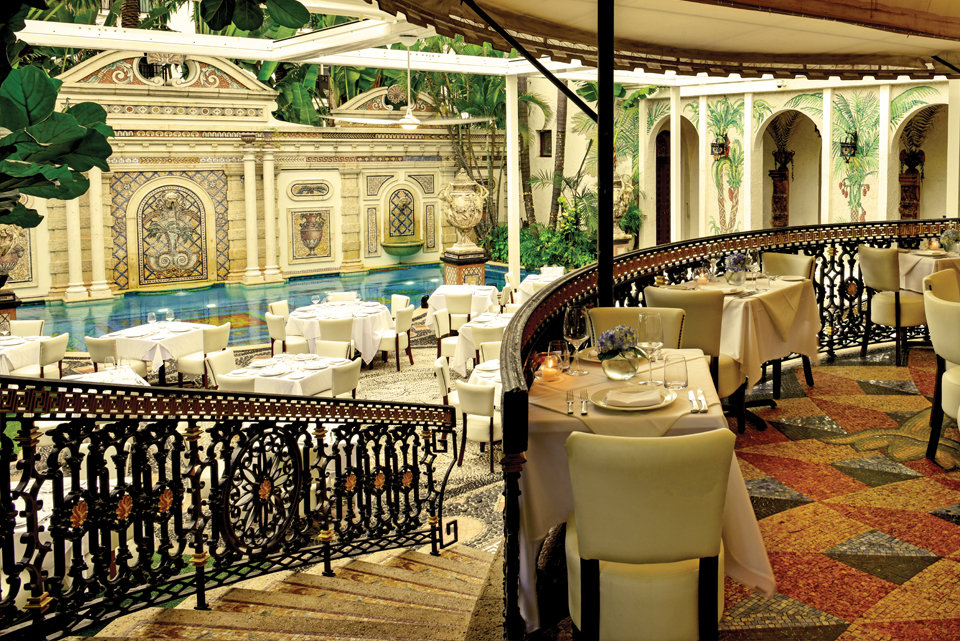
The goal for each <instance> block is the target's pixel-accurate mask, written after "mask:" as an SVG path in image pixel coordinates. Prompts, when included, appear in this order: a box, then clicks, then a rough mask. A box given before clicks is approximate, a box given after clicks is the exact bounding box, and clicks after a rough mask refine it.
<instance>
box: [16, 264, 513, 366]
mask: <svg viewBox="0 0 960 641" xmlns="http://www.w3.org/2000/svg"><path fill="white" fill-rule="evenodd" d="M505 271H506V269H505V268H503V267H499V266H494V265H488V266H487V270H486V281H487V284H488V285H496V286H497V288H498V289H501V288H502V287H503V275H504V273H505ZM442 284H443V269H442V265H441V264H439V263H438V264H435V265H413V266H410V267H401V268H397V269H388V270H378V271H371V272H356V273H350V274H331V275H324V276H309V277H303V278H294V279H290V280H288V281H287V282H284V283H276V284H269V285H258V286H255V287H244V286H243V285H240V284H236V283H228V284H224V283H217V284H215V285H211V286H209V287H204V288H201V289H187V290H180V291H173V292H170V291H168V292H157V293H152V292H151V293H145V292H130V293H127V294H125V295H124V296H116V297H114V298H113V299H112V300H101V301H90V302H85V303H71V304H69V305H66V304H64V303H63V302H61V301H55V302H47V303H39V302H38V303H25V304H24V305H23V306H21V307H20V308H19V309H18V310H17V318H18V319H21V320H33V319H41V318H42V319H44V320H45V321H46V322H45V323H44V327H43V333H44V334H47V335H48V336H52V335H56V334H62V333H63V332H69V333H70V343H69V345H68V348H67V349H68V350H71V351H80V352H85V351H87V350H86V347H85V346H84V342H83V337H84V336H102V335H104V334H106V333H108V332H114V331H116V330H118V329H124V328H127V327H134V326H136V325H142V324H143V323H146V322H147V313H148V312H154V313H156V314H157V317H158V318H161V319H162V318H163V316H164V315H165V314H166V310H168V309H172V310H173V313H174V315H175V316H176V317H177V318H179V319H180V320H183V321H194V322H199V323H211V324H217V325H219V324H223V323H226V322H227V321H229V322H230V323H232V326H231V328H230V344H231V345H258V344H263V343H267V342H269V340H270V335H269V333H268V332H267V324H266V322H265V320H264V313H266V311H267V305H268V304H269V303H272V302H273V301H277V300H283V299H286V300H288V301H289V302H290V308H291V309H293V308H295V307H301V306H303V305H309V304H310V296H311V295H312V294H315V293H320V294H322V293H325V292H329V291H359V292H360V297H361V298H362V299H363V300H367V301H380V302H381V303H384V304H385V305H387V306H389V305H390V296H391V295H392V294H404V295H406V296H409V297H410V302H411V303H412V304H413V305H415V306H417V307H419V306H420V299H421V298H422V297H423V296H429V295H430V294H431V293H433V291H434V290H435V289H436V288H437V287H439V286H440V285H442Z"/></svg>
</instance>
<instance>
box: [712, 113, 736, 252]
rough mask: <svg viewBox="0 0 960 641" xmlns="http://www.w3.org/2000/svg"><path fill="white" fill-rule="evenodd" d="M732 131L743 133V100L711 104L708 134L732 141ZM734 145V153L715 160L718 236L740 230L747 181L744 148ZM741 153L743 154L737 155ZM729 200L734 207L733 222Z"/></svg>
mask: <svg viewBox="0 0 960 641" xmlns="http://www.w3.org/2000/svg"><path fill="white" fill-rule="evenodd" d="M731 130H733V131H737V132H740V133H741V134H742V133H743V100H736V101H734V102H730V100H729V99H728V98H727V97H726V96H723V97H722V98H721V99H720V100H717V101H715V102H712V103H710V102H708V103H707V131H708V132H709V133H710V135H711V136H712V137H713V139H715V140H725V139H728V138H729V133H730V131H731ZM734 142H735V143H737V144H736V145H734V144H731V146H730V153H729V154H728V155H727V156H725V157H720V158H714V159H713V165H712V166H711V173H712V175H713V183H714V186H715V187H716V189H717V218H716V219H713V220H712V221H711V227H712V228H713V231H714V233H718V234H729V233H731V232H732V231H733V230H734V229H736V227H737V213H738V212H737V209H738V208H739V203H740V185H741V183H742V181H743V148H742V146H740V143H739V141H737V140H735V141H734ZM738 149H739V151H736V150H738ZM727 184H729V188H728V189H727V188H726V185H727ZM725 192H726V193H725ZM727 196H729V198H730V201H731V204H732V206H731V210H730V218H729V219H728V218H727Z"/></svg>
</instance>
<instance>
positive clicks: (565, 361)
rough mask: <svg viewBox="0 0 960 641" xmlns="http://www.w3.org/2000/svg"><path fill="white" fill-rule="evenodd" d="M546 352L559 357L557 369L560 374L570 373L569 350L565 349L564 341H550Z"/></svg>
mask: <svg viewBox="0 0 960 641" xmlns="http://www.w3.org/2000/svg"><path fill="white" fill-rule="evenodd" d="M547 351H549V352H552V353H554V354H557V355H558V356H559V357H560V364H559V369H560V371H561V372H568V371H570V350H569V349H567V343H566V341H550V346H549V348H548V350H547Z"/></svg>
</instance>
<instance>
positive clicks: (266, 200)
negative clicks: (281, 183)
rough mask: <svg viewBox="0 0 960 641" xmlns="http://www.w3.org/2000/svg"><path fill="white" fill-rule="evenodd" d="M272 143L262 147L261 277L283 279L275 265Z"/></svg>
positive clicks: (275, 215) (275, 213) (275, 204)
mask: <svg viewBox="0 0 960 641" xmlns="http://www.w3.org/2000/svg"><path fill="white" fill-rule="evenodd" d="M273 151H274V149H273V145H271V144H267V145H264V147H263V235H264V237H265V238H264V245H265V248H266V254H267V255H266V257H265V260H264V263H265V264H266V267H264V270H263V279H264V280H267V281H276V280H283V274H281V273H280V268H279V267H278V266H277V199H276V174H275V173H274V171H275V170H274V165H273Z"/></svg>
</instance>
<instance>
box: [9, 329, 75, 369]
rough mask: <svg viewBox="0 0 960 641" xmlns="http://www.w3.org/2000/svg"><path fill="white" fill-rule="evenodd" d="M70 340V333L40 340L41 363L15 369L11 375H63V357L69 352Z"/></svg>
mask: <svg viewBox="0 0 960 641" xmlns="http://www.w3.org/2000/svg"><path fill="white" fill-rule="evenodd" d="M69 341H70V334H60V335H59V336H54V337H53V338H48V339H46V340H42V341H40V364H39V365H27V366H26V367H21V368H20V369H15V370H13V371H12V372H10V376H25V377H27V378H61V377H63V357H64V356H65V355H66V353H67V343H68V342H69Z"/></svg>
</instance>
